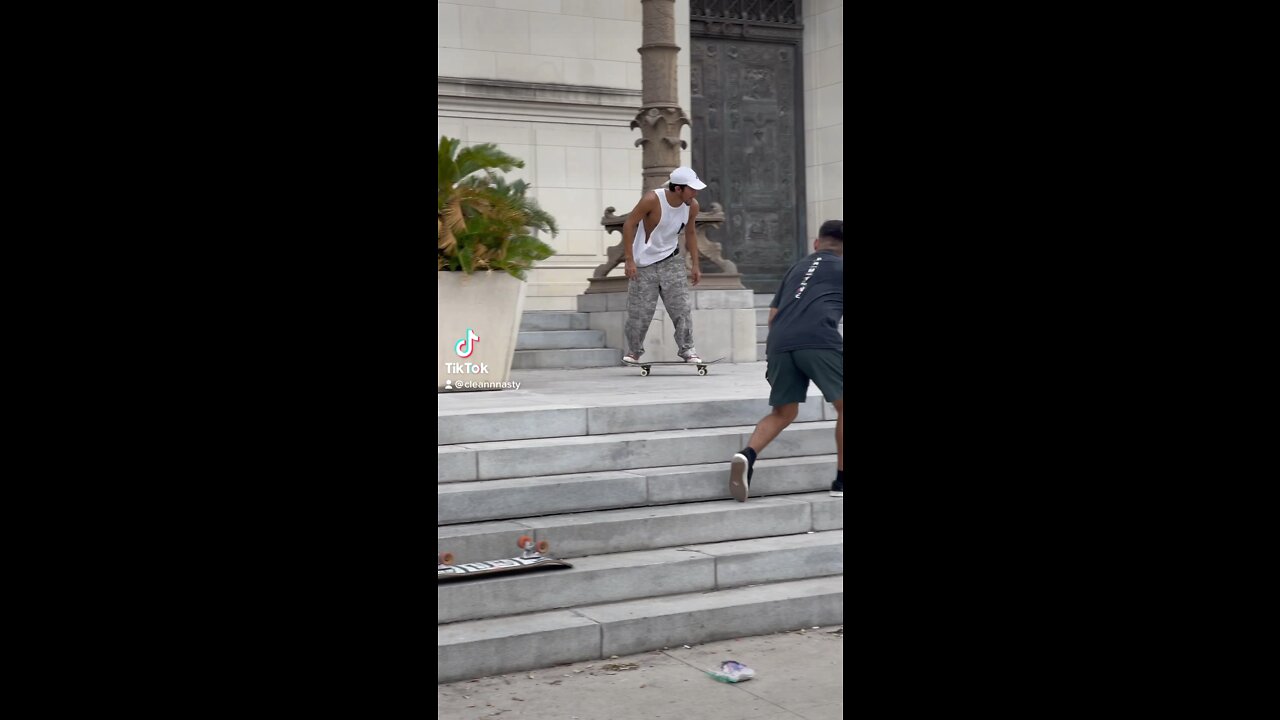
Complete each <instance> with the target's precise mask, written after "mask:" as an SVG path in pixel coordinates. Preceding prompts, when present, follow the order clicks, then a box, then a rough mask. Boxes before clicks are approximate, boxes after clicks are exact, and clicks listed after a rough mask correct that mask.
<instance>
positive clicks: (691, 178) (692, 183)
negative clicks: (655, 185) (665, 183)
mask: <svg viewBox="0 0 1280 720" xmlns="http://www.w3.org/2000/svg"><path fill="white" fill-rule="evenodd" d="M671 182H672V183H673V184H675V185H688V186H689V187H691V188H693V189H694V190H701V189H702V188H704V187H706V186H707V184H706V183H704V182H702V181H701V180H699V179H698V173H696V172H694V171H693V168H687V167H678V168H676V169H675V170H672V171H671Z"/></svg>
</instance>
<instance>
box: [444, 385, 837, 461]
mask: <svg viewBox="0 0 1280 720" xmlns="http://www.w3.org/2000/svg"><path fill="white" fill-rule="evenodd" d="M761 374H762V375H763V370H762V371H761ZM810 392H812V393H814V394H813V395H811V396H810V397H809V398H808V400H807V401H806V402H805V403H803V404H801V405H800V412H799V414H798V415H797V416H796V422H810V421H813V420H834V419H835V414H834V410H833V409H832V408H831V406H829V405H825V406H824V403H823V401H822V397H821V396H820V395H818V394H816V393H817V390H816V389H815V388H812V387H811V388H810ZM630 403H634V404H630ZM824 413H825V414H824ZM768 414H769V400H768V398H767V397H759V398H731V399H709V400H702V401H696V402H683V401H677V402H671V401H668V400H666V399H665V398H660V399H658V400H654V399H653V396H651V395H650V396H644V397H643V398H635V399H634V400H630V401H629V403H628V404H623V405H615V406H601V407H583V406H581V405H574V406H568V405H566V406H562V407H556V406H545V407H536V408H519V409H506V408H501V409H494V408H480V409H476V410H468V411H457V412H438V413H437V420H438V422H437V423H436V444H437V445H453V444H460V443H470V442H487V441H499V440H526V439H530V438H550V437H573V436H577V435H607V434H610V433H619V432H644V431H648V430H681V429H687V428H704V427H731V426H734V425H754V424H755V423H757V422H759V421H760V418H763V417H764V416H765V415H768Z"/></svg>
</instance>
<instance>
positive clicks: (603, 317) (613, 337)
mask: <svg viewBox="0 0 1280 720" xmlns="http://www.w3.org/2000/svg"><path fill="white" fill-rule="evenodd" d="M641 5H642V12H643V15H642V22H643V24H644V34H643V44H642V45H641V46H640V70H641V81H642V83H643V87H642V89H641V100H642V102H643V104H642V105H641V106H640V111H639V112H638V113H636V119H635V120H633V121H632V122H631V127H632V128H638V129H639V130H640V138H639V139H638V140H636V146H637V147H640V148H642V149H643V151H644V159H643V170H642V175H643V184H644V191H645V192H649V191H651V190H653V189H655V188H659V187H663V186H664V185H666V182H667V178H668V177H669V176H670V175H671V171H672V170H674V169H675V168H676V167H678V166H679V165H680V151H681V150H683V149H685V148H686V147H687V145H688V144H687V143H686V142H685V141H684V140H681V139H680V128H681V126H683V125H689V124H690V123H689V118H688V117H687V116H686V115H685V114H684V110H682V109H681V108H680V103H679V92H680V90H679V84H678V83H677V81H676V57H677V56H678V55H679V53H680V46H679V45H676V42H675V40H676V18H675V7H676V3H675V0H641ZM694 169H695V170H696V169H697V168H694ZM639 200H640V198H639V197H638V196H637V197H636V202H639ZM629 212H631V207H628V208H625V209H624V213H629ZM625 221H626V215H625V214H624V215H618V214H616V209H615V208H612V207H611V208H607V209H606V210H605V213H604V217H602V218H601V219H600V224H601V225H603V226H604V227H605V229H606V230H607V231H609V232H614V231H617V233H618V235H622V225H623V223H624V222H625ZM696 222H697V228H696V229H697V233H698V252H699V254H700V255H702V256H703V257H705V258H706V259H708V260H709V261H711V262H712V263H714V264H715V265H716V266H717V267H718V268H719V269H720V272H706V273H703V275H702V281H701V282H700V283H698V286H697V287H696V288H694V290H695V291H696V292H694V293H692V295H693V297H692V298H691V299H692V300H693V303H694V308H693V336H694V345H695V347H697V348H698V350H699V351H700V352H701V353H702V357H703V359H714V358H720V357H723V358H725V359H726V360H728V361H729V362H755V361H756V360H758V359H759V358H760V351H759V346H758V344H757V342H756V340H757V338H756V324H755V322H756V321H755V315H756V311H755V308H754V306H753V299H752V295H751V291H750V290H747V289H745V288H743V286H742V281H741V275H739V274H738V269H737V268H736V267H734V265H733V263H731V262H729V261H727V260H725V259H724V258H723V257H722V255H721V253H720V245H719V243H716V242H713V241H712V240H709V239H708V238H707V236H706V228H707V227H718V226H720V225H723V224H724V222H725V216H724V210H723V208H721V207H720V206H719V205H718V204H713V205H712V206H711V207H705V206H704V207H700V210H699V212H698V219H697V221H696ZM683 240H684V238H681V244H683ZM681 254H682V255H683V256H684V258H685V263H686V264H687V265H690V266H691V265H692V263H693V262H695V261H696V259H695V258H691V257H690V256H689V253H687V252H682V253H681ZM622 259H623V252H622V242H621V240H619V242H618V244H617V245H614V246H613V247H611V248H609V252H608V259H607V260H605V262H604V263H602V264H601V265H598V266H597V267H596V269H595V272H594V273H593V276H592V277H591V278H590V286H589V287H588V288H587V291H586V292H585V293H583V294H582V295H579V296H578V311H579V312H583V313H587V314H588V316H589V317H588V323H589V325H588V326H589V327H590V328H591V329H592V330H603V331H604V333H605V344H606V345H607V346H608V347H610V348H618V349H621V350H623V351H625V350H627V348H626V347H625V345H626V341H625V339H624V337H623V328H624V326H625V324H626V319H627V312H626V310H627V279H626V278H625V277H607V276H608V274H609V271H610V270H613V268H615V267H617V265H618V264H619V263H621V262H622ZM673 332H674V328H673V326H672V323H671V322H670V318H668V317H667V315H666V311H665V310H664V309H662V308H661V306H659V310H658V311H657V313H655V316H654V319H653V322H652V323H651V325H650V329H649V332H648V334H647V336H646V340H645V349H646V352H645V358H647V359H650V360H653V361H658V360H667V361H674V360H678V359H679V356H678V354H677V348H676V347H675V346H674V343H673V342H672V334H673Z"/></svg>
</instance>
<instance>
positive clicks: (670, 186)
mask: <svg viewBox="0 0 1280 720" xmlns="http://www.w3.org/2000/svg"><path fill="white" fill-rule="evenodd" d="M706 186H707V184H706V183H704V182H702V181H701V180H699V179H698V174H697V173H695V172H694V171H693V169H692V168H687V167H678V168H676V169H675V170H672V171H671V177H670V178H669V180H668V182H667V186H666V187H662V188H654V190H653V191H652V192H647V193H645V194H644V197H643V198H641V199H640V202H639V203H638V204H637V205H636V206H635V208H634V209H633V210H632V211H631V214H629V215H627V221H626V222H625V223H623V225H622V251H623V254H624V255H625V262H626V267H625V269H626V274H627V280H629V281H630V282H628V283H627V323H626V327H625V329H624V334H625V335H626V341H627V354H626V356H624V357H623V358H622V359H623V361H624V362H628V363H637V362H639V360H640V356H641V355H643V354H644V336H645V334H646V333H648V332H649V323H650V322H652V321H653V311H654V310H655V309H656V308H657V306H658V296H659V295H661V296H662V305H663V306H664V307H666V309H667V314H669V315H670V316H671V323H672V324H673V325H674V326H675V340H676V345H677V347H678V348H679V350H678V351H677V354H678V355H679V356H680V357H681V358H684V360H685V362H690V363H700V362H702V358H701V357H699V356H698V351H697V350H695V349H694V348H693V309H692V303H690V301H689V280H688V278H687V275H686V273H685V265H684V258H682V257H680V234H681V233H684V237H685V241H684V242H685V245H684V249H685V252H687V253H688V254H689V257H691V258H693V284H694V285H697V284H698V281H699V280H701V279H702V270H701V269H699V268H698V235H697V232H696V231H695V227H696V223H695V222H694V221H695V220H697V218H698V200H697V197H698V191H699V190H701V189H703V188H705V187H706Z"/></svg>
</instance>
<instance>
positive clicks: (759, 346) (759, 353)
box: [756, 343, 768, 360]
mask: <svg viewBox="0 0 1280 720" xmlns="http://www.w3.org/2000/svg"><path fill="white" fill-rule="evenodd" d="M764 348H765V344H764V343H756V360H768V358H767V357H766V356H765V353H764Z"/></svg>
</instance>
